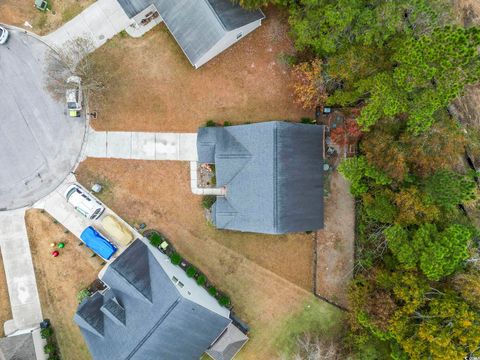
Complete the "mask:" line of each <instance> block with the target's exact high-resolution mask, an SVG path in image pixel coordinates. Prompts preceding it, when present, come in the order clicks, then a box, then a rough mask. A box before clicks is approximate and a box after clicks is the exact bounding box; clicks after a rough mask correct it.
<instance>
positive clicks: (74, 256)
mask: <svg viewBox="0 0 480 360" xmlns="http://www.w3.org/2000/svg"><path fill="white" fill-rule="evenodd" d="M25 220H26V224H27V232H28V238H29V241H30V249H31V252H32V258H33V265H34V268H35V276H36V279H37V287H38V291H39V295H40V302H41V306H42V313H43V317H44V318H47V319H50V321H51V322H52V325H53V328H54V330H55V336H56V339H57V341H58V345H59V347H60V352H61V354H62V359H65V360H68V359H71V360H88V359H91V357H90V354H89V352H88V349H87V347H86V345H85V343H84V341H83V337H82V335H81V333H80V330H79V328H78V326H77V325H76V324H75V323H74V322H73V316H74V314H75V311H76V309H77V305H78V302H77V293H78V292H79V291H80V290H81V289H83V288H85V287H86V286H88V285H89V284H90V283H91V282H92V281H93V280H95V279H96V278H97V274H98V272H99V270H100V266H99V263H98V262H95V261H91V260H90V258H89V257H88V255H87V254H86V253H84V252H83V247H79V246H78V245H77V244H78V242H79V240H78V239H77V238H76V237H75V236H73V235H72V234H70V233H65V228H64V227H63V226H62V225H60V224H58V223H56V222H55V221H54V219H53V218H52V217H51V216H49V215H48V214H47V213H42V212H41V211H40V210H29V211H27V213H26V215H25ZM52 242H56V243H58V242H64V243H65V248H63V249H59V250H58V251H59V252H60V256H58V257H56V258H53V257H52V256H51V255H50V253H51V251H52V248H51V247H50V243H52Z"/></svg>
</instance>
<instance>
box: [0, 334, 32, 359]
mask: <svg viewBox="0 0 480 360" xmlns="http://www.w3.org/2000/svg"><path fill="white" fill-rule="evenodd" d="M0 359H2V360H3V359H5V360H36V359H37V357H36V355H35V346H34V345H33V338H32V334H23V335H16V336H9V337H4V338H0Z"/></svg>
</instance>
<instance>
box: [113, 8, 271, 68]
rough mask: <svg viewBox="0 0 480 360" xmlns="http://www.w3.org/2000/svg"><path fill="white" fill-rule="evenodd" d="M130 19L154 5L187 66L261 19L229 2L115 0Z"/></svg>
mask: <svg viewBox="0 0 480 360" xmlns="http://www.w3.org/2000/svg"><path fill="white" fill-rule="evenodd" d="M118 2H119V3H120V5H121V6H122V8H123V10H124V11H125V13H126V14H127V15H128V17H130V18H133V17H134V16H135V15H137V14H138V13H140V12H141V11H143V10H144V9H145V8H147V7H148V6H150V5H151V4H154V5H155V7H156V8H157V10H158V12H159V13H160V16H161V17H162V19H163V21H164V22H165V24H166V25H167V27H168V29H169V30H170V32H171V33H172V35H173V37H174V38H175V40H176V41H177V43H178V44H179V45H180V47H181V48H182V50H183V52H184V53H185V55H186V56H187V57H188V59H189V60H190V63H192V64H193V65H195V64H196V63H197V62H198V61H199V60H200V59H201V58H202V57H203V56H204V55H205V54H206V53H207V52H208V50H210V49H211V48H212V47H213V46H214V45H215V44H216V43H217V42H218V41H219V40H220V39H222V38H223V37H224V36H225V34H226V33H227V32H229V31H233V30H235V29H238V28H240V27H242V26H245V25H247V24H250V23H252V22H254V21H258V20H261V19H264V18H265V15H264V14H263V12H261V11H260V10H252V11H249V10H245V9H243V8H241V7H240V6H239V5H238V4H233V3H232V2H231V1H230V0H194V1H192V0H118Z"/></svg>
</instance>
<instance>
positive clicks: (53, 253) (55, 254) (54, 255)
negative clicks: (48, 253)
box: [52, 250, 60, 257]
mask: <svg viewBox="0 0 480 360" xmlns="http://www.w3.org/2000/svg"><path fill="white" fill-rule="evenodd" d="M58 255H60V253H59V252H58V251H57V250H55V251H52V256H53V257H57V256H58Z"/></svg>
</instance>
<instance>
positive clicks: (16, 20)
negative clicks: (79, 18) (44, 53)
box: [0, 0, 95, 35]
mask: <svg viewBox="0 0 480 360" xmlns="http://www.w3.org/2000/svg"><path fill="white" fill-rule="evenodd" d="M94 1H95V0H49V3H50V4H51V6H50V7H51V10H49V11H46V12H42V11H40V10H37V9H36V8H35V7H34V5H33V4H34V0H0V22H1V23H5V24H9V25H15V26H20V27H22V28H24V29H27V30H31V31H33V32H34V33H37V34H39V35H45V34H48V33H49V32H51V31H53V30H55V29H57V28H58V27H60V26H61V25H62V24H64V23H66V22H67V21H69V20H71V19H73V18H74V17H75V16H76V15H78V14H79V13H80V12H82V10H83V9H85V8H86V7H87V6H88V5H90V4H92V3H93V2H94ZM25 22H28V23H29V24H30V25H32V28H30V27H28V26H25V25H24V24H25Z"/></svg>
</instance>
